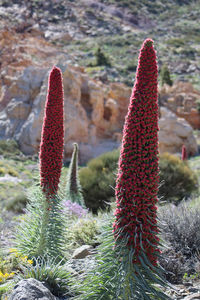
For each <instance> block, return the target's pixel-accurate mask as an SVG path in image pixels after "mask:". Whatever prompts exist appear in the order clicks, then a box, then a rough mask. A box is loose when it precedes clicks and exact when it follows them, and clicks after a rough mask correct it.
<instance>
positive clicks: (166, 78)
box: [160, 65, 173, 86]
mask: <svg viewBox="0 0 200 300" xmlns="http://www.w3.org/2000/svg"><path fill="white" fill-rule="evenodd" d="M160 73H161V84H162V85H163V84H164V83H166V84H168V85H169V86H172V84H173V82H172V80H171V77H170V72H169V69H168V67H167V66H166V65H163V66H162V68H161V72H160Z"/></svg>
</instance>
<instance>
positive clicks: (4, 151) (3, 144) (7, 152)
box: [0, 140, 21, 157]
mask: <svg viewBox="0 0 200 300" xmlns="http://www.w3.org/2000/svg"><path fill="white" fill-rule="evenodd" d="M20 154H21V152H20V150H19V146H18V144H17V142H16V141H15V140H0V155H3V156H5V157H13V156H16V155H20Z"/></svg>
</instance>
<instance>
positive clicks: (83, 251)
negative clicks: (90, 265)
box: [72, 245, 92, 259]
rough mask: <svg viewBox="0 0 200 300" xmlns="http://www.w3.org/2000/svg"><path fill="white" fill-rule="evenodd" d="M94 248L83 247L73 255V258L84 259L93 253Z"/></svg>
mask: <svg viewBox="0 0 200 300" xmlns="http://www.w3.org/2000/svg"><path fill="white" fill-rule="evenodd" d="M91 250H92V246H89V245H83V246H81V247H79V248H77V249H76V250H75V251H74V253H73V255H72V258H75V259H83V258H85V257H86V256H88V255H91V254H92V252H91Z"/></svg>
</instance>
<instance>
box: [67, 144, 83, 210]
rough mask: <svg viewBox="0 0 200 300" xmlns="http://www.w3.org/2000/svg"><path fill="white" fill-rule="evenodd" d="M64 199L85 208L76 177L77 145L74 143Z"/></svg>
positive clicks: (77, 177)
mask: <svg viewBox="0 0 200 300" xmlns="http://www.w3.org/2000/svg"><path fill="white" fill-rule="evenodd" d="M66 198H67V200H70V201H71V202H76V203H78V204H79V205H81V206H82V207H85V203H84V199H83V195H82V190H81V185H80V181H79V176H78V144H76V143H74V150H73V153H72V158H71V162H70V166H69V171H68V176H67V185H66Z"/></svg>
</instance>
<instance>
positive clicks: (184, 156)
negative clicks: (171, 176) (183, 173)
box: [181, 145, 187, 160]
mask: <svg viewBox="0 0 200 300" xmlns="http://www.w3.org/2000/svg"><path fill="white" fill-rule="evenodd" d="M181 159H182V160H186V159H187V150H186V147H185V145H183V146H182V156H181Z"/></svg>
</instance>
